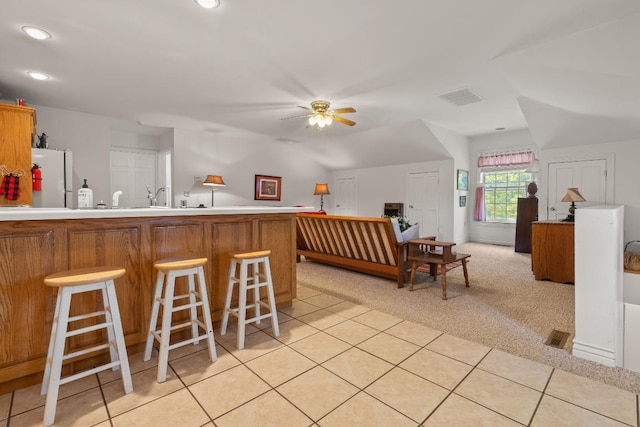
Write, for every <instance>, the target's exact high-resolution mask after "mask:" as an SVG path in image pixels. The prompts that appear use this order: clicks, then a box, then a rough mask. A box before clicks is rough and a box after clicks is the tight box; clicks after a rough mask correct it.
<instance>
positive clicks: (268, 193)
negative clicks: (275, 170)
mask: <svg viewBox="0 0 640 427" xmlns="http://www.w3.org/2000/svg"><path fill="white" fill-rule="evenodd" d="M255 188H256V196H255V200H277V201H280V194H281V192H282V177H279V176H268V175H256V182H255Z"/></svg>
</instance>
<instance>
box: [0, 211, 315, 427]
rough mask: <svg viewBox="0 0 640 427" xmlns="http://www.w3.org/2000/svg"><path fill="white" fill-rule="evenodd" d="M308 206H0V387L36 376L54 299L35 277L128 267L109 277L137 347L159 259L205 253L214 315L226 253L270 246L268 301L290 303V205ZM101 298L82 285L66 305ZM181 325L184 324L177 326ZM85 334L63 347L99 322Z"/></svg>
mask: <svg viewBox="0 0 640 427" xmlns="http://www.w3.org/2000/svg"><path fill="white" fill-rule="evenodd" d="M313 210H314V208H312V207H273V206H235V207H231V206H229V207H213V208H161V207H154V208H151V207H147V208H139V209H82V210H73V209H64V208H57V209H56V208H52V209H49V208H29V207H15V208H13V207H12V208H9V207H6V208H0V246H1V247H2V262H0V277H2V280H0V319H2V322H1V326H0V343H1V346H0V395H2V394H4V393H7V392H8V391H12V390H16V389H18V388H24V387H27V386H30V385H33V384H37V383H38V382H41V381H42V375H43V374H42V371H43V369H44V367H45V362H46V358H47V348H48V338H49V332H50V331H51V322H52V320H53V318H54V316H55V305H56V304H55V302H56V292H55V289H53V288H51V287H50V286H45V285H44V284H43V279H44V278H45V277H46V276H48V275H50V274H54V273H57V272H60V271H65V270H72V269H76V268H87V267H95V266H97V265H114V266H120V267H123V268H124V269H125V270H126V271H127V274H125V275H124V276H122V277H120V278H118V279H116V287H117V293H118V301H119V305H120V316H121V318H122V324H123V330H124V332H125V341H126V343H127V352H128V353H129V355H132V354H134V353H137V352H140V351H142V350H144V344H145V342H146V338H147V335H148V327H149V317H150V307H151V301H152V300H153V298H154V296H153V294H152V289H153V286H152V285H153V284H154V283H155V282H156V279H157V271H156V269H154V267H153V264H154V262H155V261H156V260H158V259H163V258H171V257H176V256H189V257H198V258H207V263H206V264H205V265H204V274H205V282H206V284H207V288H208V292H207V293H208V294H209V300H210V301H209V305H210V309H211V315H212V319H213V321H215V322H218V321H220V320H221V319H222V315H223V312H224V307H225V298H226V290H227V287H228V283H229V268H230V261H229V260H230V253H232V252H236V251H253V250H256V249H269V250H271V254H270V255H269V263H270V267H271V274H272V275H273V278H274V280H273V281H274V285H273V287H274V294H275V299H276V304H277V306H278V307H279V308H284V307H289V306H291V304H292V301H293V300H294V299H295V298H296V286H297V281H296V214H297V213H298V212H305V211H313ZM185 281H186V279H177V281H176V286H179V287H181V288H182V289H183V291H184V292H183V291H180V292H181V293H187V290H186V289H187V288H186V285H187V284H186V283H185ZM101 298H102V297H101V294H100V292H94V293H88V294H87V295H83V298H78V299H74V301H73V302H72V305H71V311H72V312H74V313H92V312H95V311H98V310H101V308H100V307H101V302H102V301H101ZM186 312H188V310H187V311H186ZM175 315H176V316H184V315H185V313H184V312H181V313H180V314H178V313H176V314H175ZM183 318H184V317H181V320H182V319H183ZM79 322H82V321H79ZM81 325H82V326H79V327H84V326H90V325H89V324H81ZM180 333H184V334H188V331H186V330H185V331H176V334H180ZM88 334H89V335H87V334H83V335H82V336H81V337H80V336H78V337H69V338H68V341H67V344H66V345H67V346H68V348H69V351H71V352H73V351H81V350H82V349H84V348H86V347H87V345H88V344H89V343H93V342H102V341H101V340H102V339H103V338H104V336H103V335H104V332H103V331H102V330H95V331H91V332H89V333H88ZM108 354H109V353H108V350H106V351H101V352H100V353H99V354H97V353H96V352H94V353H91V354H85V355H82V356H79V357H78V358H77V360H73V361H71V362H70V363H69V364H68V365H67V364H65V367H67V366H68V369H69V370H70V372H69V373H70V374H72V373H74V372H77V371H79V370H82V368H83V367H89V366H95V365H97V364H103V362H104V361H106V360H108ZM98 362H100V363H98ZM0 406H2V405H0ZM0 412H1V411H0ZM0 425H3V424H2V422H1V421H0Z"/></svg>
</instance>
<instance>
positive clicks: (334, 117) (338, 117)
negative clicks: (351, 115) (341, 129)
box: [332, 116, 356, 126]
mask: <svg viewBox="0 0 640 427" xmlns="http://www.w3.org/2000/svg"><path fill="white" fill-rule="evenodd" d="M332 117H333V120H335V121H336V122H339V123H342V124H343V125H347V126H353V125H355V124H356V122H352V121H351V120H348V119H345V118H343V117H340V116H332Z"/></svg>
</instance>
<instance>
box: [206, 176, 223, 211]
mask: <svg viewBox="0 0 640 427" xmlns="http://www.w3.org/2000/svg"><path fill="white" fill-rule="evenodd" d="M202 185H208V186H210V187H211V207H213V192H214V191H215V190H216V187H224V186H225V185H227V184H225V183H224V181H223V179H222V177H221V176H220V175H207V178H206V179H205V180H204V182H203V183H202Z"/></svg>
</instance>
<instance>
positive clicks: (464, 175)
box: [456, 169, 469, 191]
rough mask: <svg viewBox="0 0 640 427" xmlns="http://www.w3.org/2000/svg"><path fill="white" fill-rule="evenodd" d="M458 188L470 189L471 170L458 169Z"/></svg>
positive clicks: (462, 189)
mask: <svg viewBox="0 0 640 427" xmlns="http://www.w3.org/2000/svg"><path fill="white" fill-rule="evenodd" d="M456 183H457V188H458V190H461V191H467V190H469V171H467V170H464V169H458V179H457V181H456Z"/></svg>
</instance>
